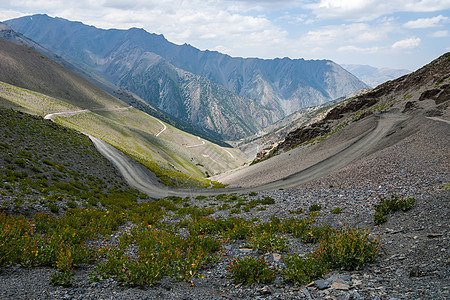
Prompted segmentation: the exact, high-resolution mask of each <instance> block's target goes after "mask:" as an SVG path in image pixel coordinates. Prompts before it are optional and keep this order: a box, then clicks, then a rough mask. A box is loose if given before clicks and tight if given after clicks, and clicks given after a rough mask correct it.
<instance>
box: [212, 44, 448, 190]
mask: <svg viewBox="0 0 450 300" xmlns="http://www.w3.org/2000/svg"><path fill="white" fill-rule="evenodd" d="M449 74H450V52H449V53H446V54H444V55H442V56H441V57H439V58H437V59H435V60H434V61H432V62H431V63H429V64H428V65H426V66H424V67H422V68H421V69H419V70H417V71H415V72H413V73H410V74H408V75H404V76H402V77H400V78H398V79H396V80H392V81H388V82H386V83H384V84H382V85H380V86H378V87H377V88H375V89H373V90H371V91H369V92H367V93H364V94H362V95H359V96H356V97H353V98H351V99H349V100H348V101H344V102H342V103H340V104H339V105H336V106H334V107H332V108H331V109H328V111H327V113H325V114H323V115H322V118H321V119H319V120H317V121H316V122H314V123H309V124H306V125H304V126H301V127H299V128H298V129H295V130H293V131H291V132H289V133H288V134H287V135H286V136H285V137H284V138H282V139H281V140H277V141H275V142H276V143H274V144H273V146H272V147H271V148H269V149H264V151H262V152H260V154H259V155H258V159H257V160H255V161H254V163H253V164H252V165H250V166H246V167H243V168H240V169H238V170H236V171H232V172H228V173H226V174H221V175H218V176H215V177H213V179H214V180H218V181H220V182H222V183H225V184H229V185H230V186H232V187H233V186H234V187H236V186H240V187H254V188H256V187H257V186H260V185H264V187H265V188H267V189H269V188H270V189H278V188H287V187H289V186H292V187H294V186H295V187H297V186H300V185H301V184H302V183H305V182H308V181H312V180H314V179H317V180H319V178H327V179H323V180H322V179H320V181H321V182H323V184H324V185H323V187H324V188H328V187H329V185H335V184H337V183H338V184H339V185H341V184H347V185H350V186H352V180H361V179H360V178H359V179H358V178H357V177H356V176H357V175H358V174H360V175H358V176H363V177H362V178H364V179H366V178H367V180H372V181H368V183H370V184H369V185H371V184H373V182H378V180H379V179H380V178H390V179H389V181H390V183H392V184H394V185H395V184H397V182H399V181H402V180H407V179H408V178H412V177H408V176H413V174H414V176H419V177H420V176H422V175H421V174H424V173H427V174H433V175H431V176H432V177H429V178H434V179H432V180H433V181H434V182H441V183H445V182H448V171H442V170H445V164H442V162H443V161H445V159H446V157H447V156H448V147H449V145H448V143H449V139H448V124H449V123H450V112H449V110H448V105H449V100H450V75H449ZM256 162H258V163H256ZM440 166H442V167H440ZM436 168H439V169H440V170H441V171H439V172H437V171H435V170H436ZM272 170H277V172H273V171H272ZM399 170H400V172H399ZM393 172H395V173H396V175H395V176H394V177H392V175H391V174H392V173H393ZM372 173H373V174H379V175H377V176H378V177H377V176H375V177H374V176H373V175H372ZM333 174H337V175H333ZM380 174H381V175H380ZM408 174H409V175H408ZM446 174H447V175H446ZM379 176H381V177H379ZM427 176H428V175H427ZM349 178H353V179H349ZM427 180H428V179H427ZM429 180H431V179H429ZM436 180H437V181H436ZM376 186H378V185H376Z"/></svg>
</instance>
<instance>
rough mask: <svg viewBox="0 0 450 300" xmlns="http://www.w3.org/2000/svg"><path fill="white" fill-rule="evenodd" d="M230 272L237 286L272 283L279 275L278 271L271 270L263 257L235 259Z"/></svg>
mask: <svg viewBox="0 0 450 300" xmlns="http://www.w3.org/2000/svg"><path fill="white" fill-rule="evenodd" d="M229 271H230V273H231V274H232V275H233V281H234V283H236V284H240V283H241V284H252V283H270V282H272V281H273V280H274V279H275V277H276V274H277V270H276V269H274V268H270V266H269V264H268V263H267V262H266V261H265V259H264V258H263V257H261V258H259V259H256V258H254V257H253V256H246V257H244V258H240V257H237V258H234V260H233V262H232V263H231V264H230V266H229Z"/></svg>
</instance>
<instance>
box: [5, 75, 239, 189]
mask: <svg viewBox="0 0 450 300" xmlns="http://www.w3.org/2000/svg"><path fill="white" fill-rule="evenodd" d="M0 97H1V98H3V99H4V100H3V102H4V101H5V100H6V101H10V102H11V103H14V104H15V105H16V106H19V107H22V108H24V110H26V111H27V112H31V113H34V114H37V115H41V116H47V117H48V118H51V119H53V120H54V121H55V122H57V123H59V124H62V125H65V126H67V127H70V128H74V129H76V130H79V131H81V132H84V133H86V134H90V135H93V136H96V137H98V138H101V139H103V140H105V141H107V142H108V143H110V144H111V145H113V146H115V147H116V148H118V149H120V150H122V151H123V152H125V153H127V154H128V155H130V156H132V157H133V158H135V159H137V160H138V161H140V162H142V163H144V164H145V165H146V166H148V167H149V168H150V169H151V170H152V171H154V172H155V173H157V175H159V176H160V177H161V178H162V179H163V182H164V183H166V184H169V185H197V186H198V185H203V186H209V183H208V182H206V181H203V182H202V180H198V179H194V178H191V176H193V177H196V178H203V177H206V176H208V175H214V174H217V173H221V172H224V171H226V170H229V169H232V168H235V167H237V166H239V165H241V164H242V163H243V162H244V159H243V154H242V153H241V152H240V151H239V150H236V149H231V148H230V149H224V148H222V147H219V146H217V145H215V144H212V143H211V142H208V141H206V140H203V139H199V138H198V137H196V136H194V135H191V134H187V133H184V132H182V131H180V130H178V129H176V128H174V127H172V126H170V125H167V124H165V123H163V122H161V121H160V120H158V119H156V118H154V117H152V116H149V115H147V114H146V113H143V112H141V111H139V110H137V109H134V108H132V107H128V106H120V105H114V106H103V107H98V106H95V107H92V108H87V106H83V107H80V106H76V105H73V104H71V103H69V102H66V101H65V100H64V99H57V98H54V97H50V96H47V95H44V94H41V93H38V92H34V91H30V90H27V89H24V88H20V87H16V86H13V85H10V84H7V83H3V82H0ZM117 101H118V103H120V102H121V101H120V100H117ZM0 103H1V102H0ZM156 135H158V136H156ZM185 174H187V175H189V176H186V175H185Z"/></svg>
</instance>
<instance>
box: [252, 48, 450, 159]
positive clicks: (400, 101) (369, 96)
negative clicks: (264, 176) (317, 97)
mask: <svg viewBox="0 0 450 300" xmlns="http://www.w3.org/2000/svg"><path fill="white" fill-rule="evenodd" d="M449 74H450V52H449V53H446V54H444V55H442V56H441V57H439V58H437V59H436V60H434V61H432V62H431V63H430V64H428V65H426V66H424V67H423V68H421V69H419V70H417V71H416V72H413V73H411V74H409V75H405V76H403V77H400V78H398V79H396V80H393V81H388V82H386V83H384V84H382V85H380V86H378V87H377V88H375V89H373V90H371V91H369V92H367V93H365V94H362V95H360V96H357V97H355V98H353V99H352V100H350V101H348V102H344V103H342V104H340V105H338V106H336V107H335V108H333V109H331V110H330V111H329V112H328V113H327V114H326V116H325V117H324V118H323V119H322V120H320V121H318V122H316V123H314V124H312V125H310V126H306V127H301V128H298V129H296V130H295V131H292V132H290V133H289V134H288V135H287V136H286V138H285V139H284V141H283V142H281V143H280V144H279V145H278V146H277V147H276V148H274V149H271V150H270V151H266V152H265V153H262V154H260V155H258V158H259V159H258V160H264V159H267V158H269V157H272V156H274V155H277V154H279V153H281V152H285V151H288V150H290V149H292V148H294V147H297V146H298V145H301V144H303V143H305V142H308V141H310V140H312V139H315V138H317V137H320V136H323V135H325V134H328V133H329V132H331V131H332V130H333V127H334V128H337V127H338V126H345V124H346V123H351V122H354V121H358V120H361V119H363V118H365V117H367V116H369V115H371V114H373V113H374V112H383V111H387V110H389V109H391V108H392V107H397V109H398V110H400V111H401V112H402V113H404V114H412V113H417V112H420V111H423V114H424V115H425V116H427V117H435V116H441V115H442V114H443V109H444V106H445V104H443V103H445V102H447V101H449V100H450V83H449V82H450V75H449ZM426 100H431V101H434V104H433V102H431V103H428V102H430V101H426ZM422 102H423V103H425V102H427V103H426V104H422Z"/></svg>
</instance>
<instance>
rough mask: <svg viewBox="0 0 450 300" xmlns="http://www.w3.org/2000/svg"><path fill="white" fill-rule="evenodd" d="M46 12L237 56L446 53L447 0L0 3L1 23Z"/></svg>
mask: <svg viewBox="0 0 450 300" xmlns="http://www.w3.org/2000/svg"><path fill="white" fill-rule="evenodd" d="M36 13H46V14H48V15H50V16H52V17H56V16H58V17H62V18H65V19H69V20H74V21H81V22H83V23H85V24H89V25H94V26H96V27H100V28H120V29H128V28H130V27H139V28H144V29H145V30H147V31H149V32H152V33H162V34H164V36H165V37H166V38H167V39H168V40H169V41H171V42H174V43H177V44H183V43H188V44H191V45H193V46H194V47H197V48H200V49H202V50H205V49H209V50H217V51H220V52H222V53H226V54H229V55H231V56H241V57H260V58H275V57H280V58H281V57H290V58H305V59H331V60H333V61H335V62H337V63H340V64H367V65H372V66H375V67H389V68H406V69H409V70H411V71H413V70H415V69H417V68H419V67H421V66H423V65H424V64H426V63H428V62H430V61H431V60H433V59H434V58H436V57H438V56H440V55H441V54H443V53H445V52H447V51H450V1H449V0H297V1H292V0H187V1H184V0H132V1H128V0H2V1H1V3H0V20H8V19H12V18H16V17H20V16H24V15H29V14H36Z"/></svg>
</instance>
